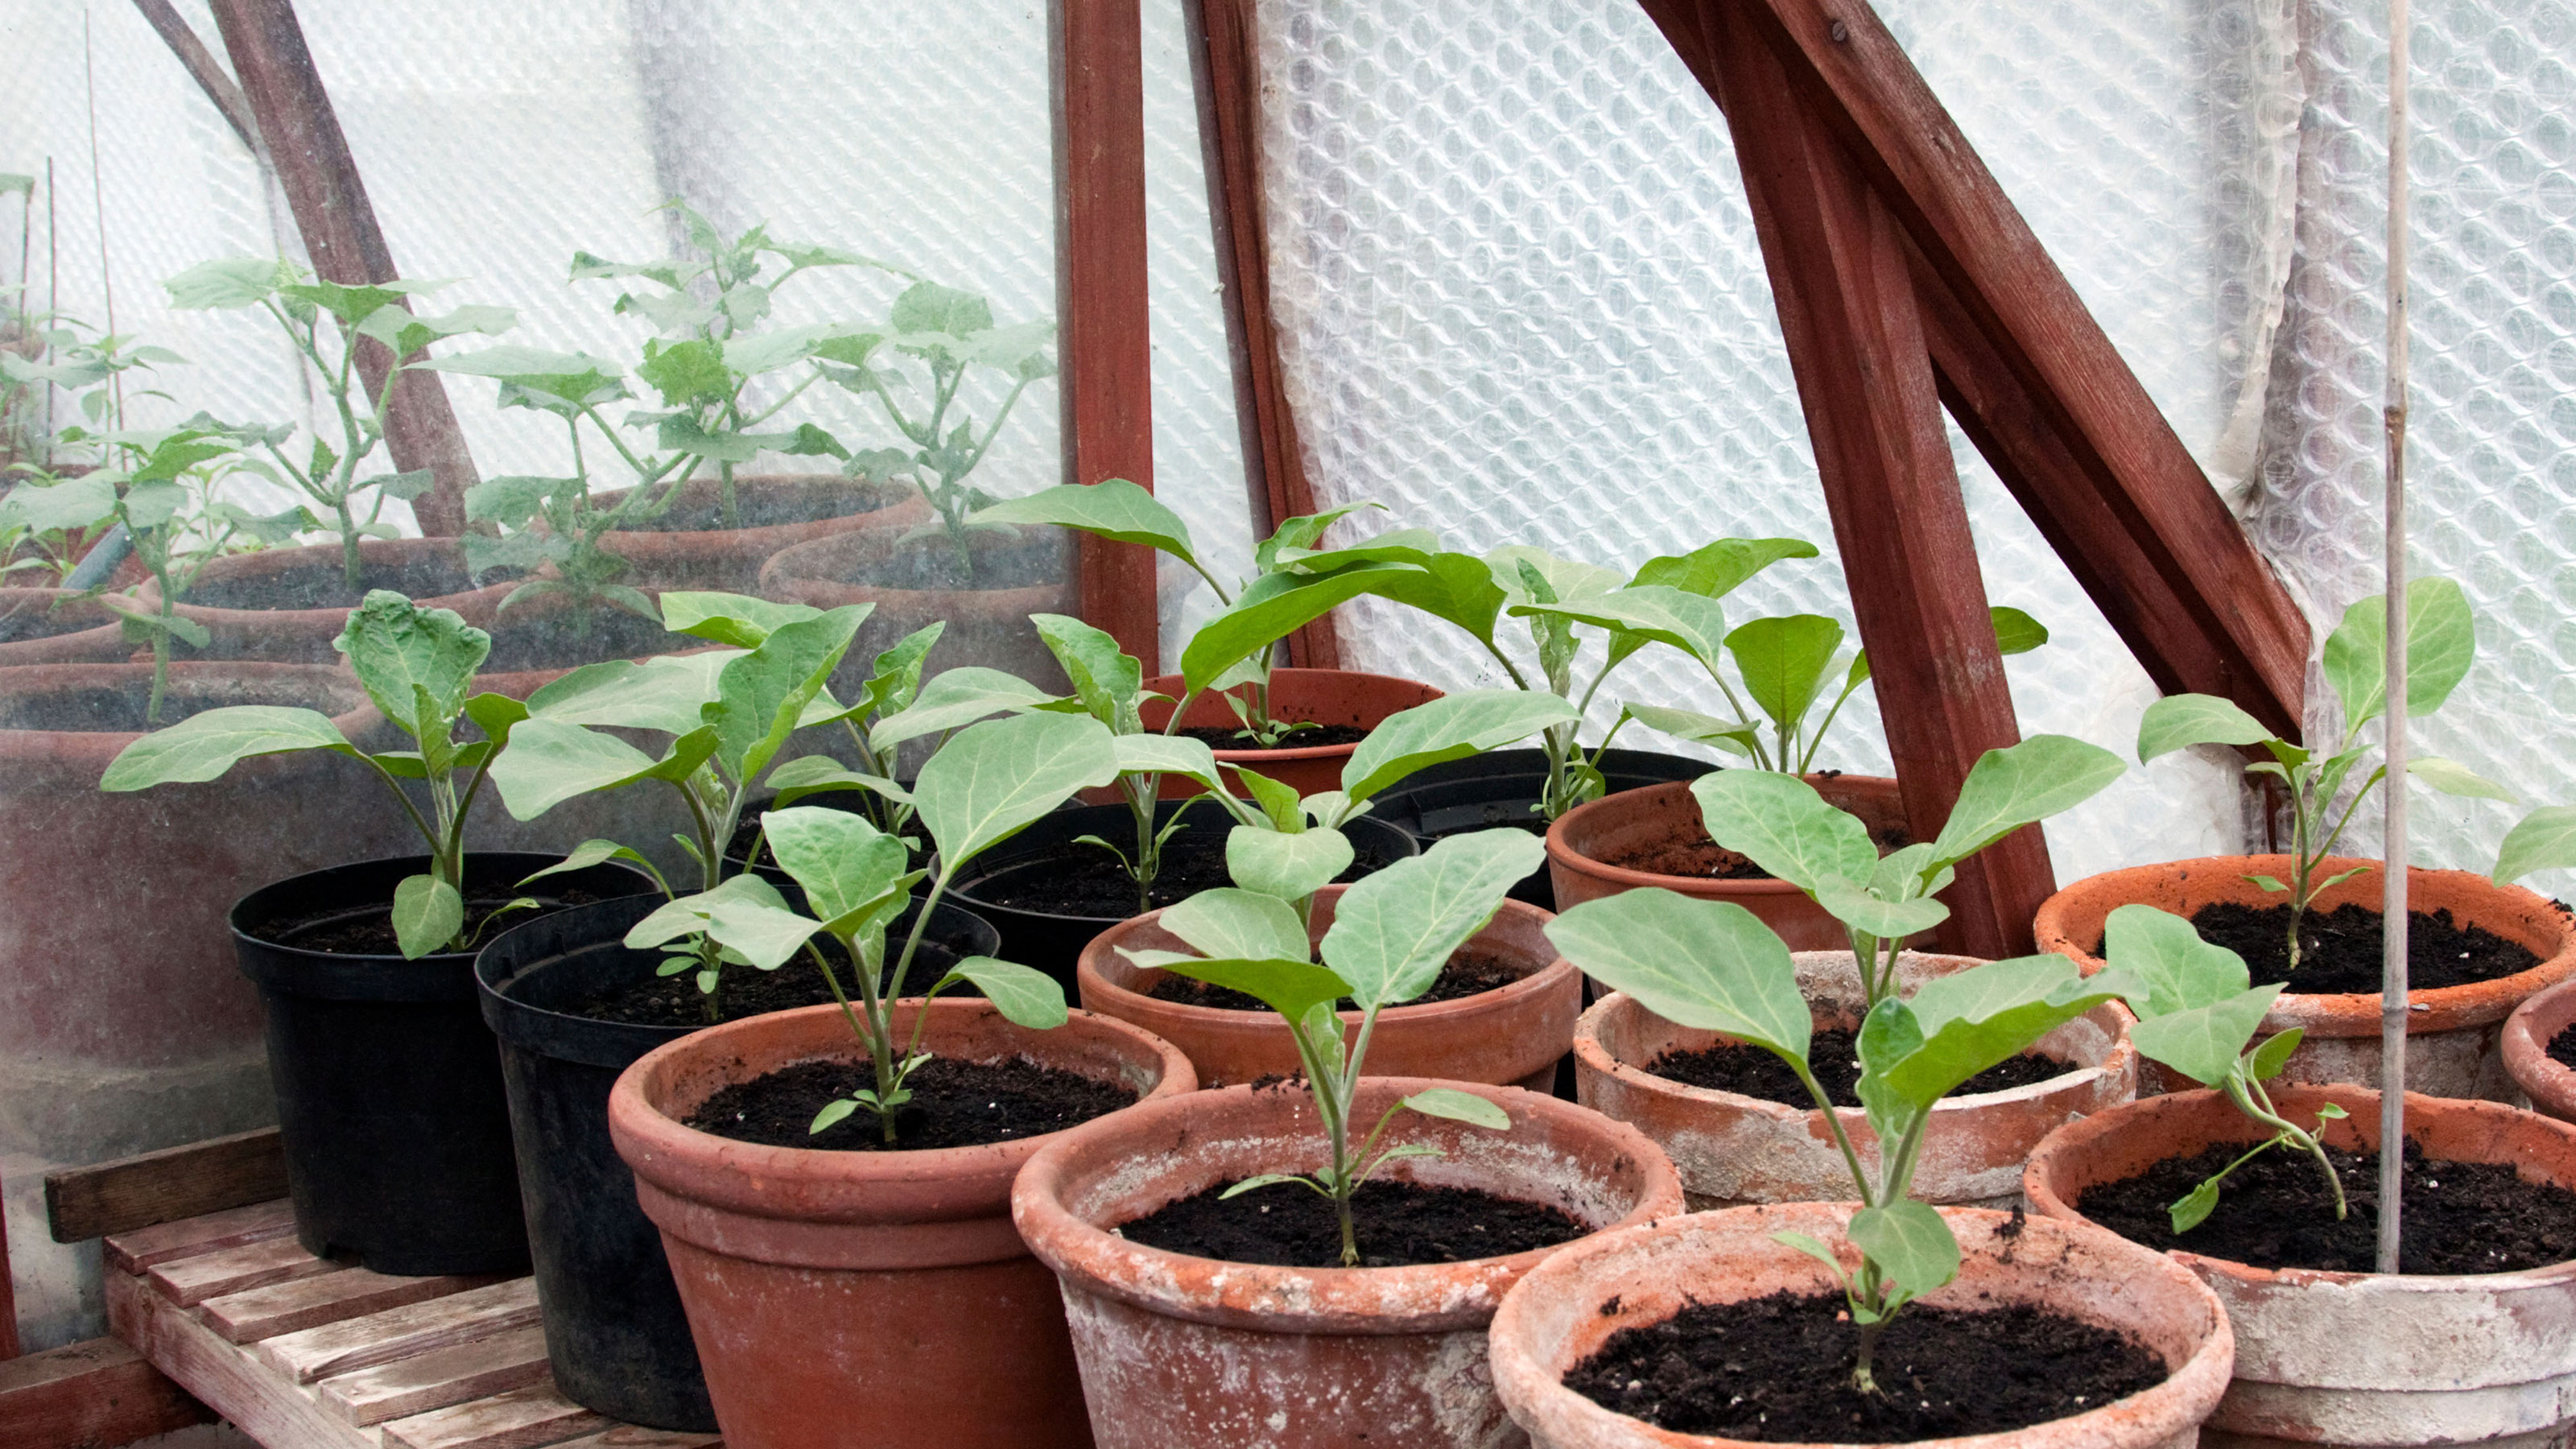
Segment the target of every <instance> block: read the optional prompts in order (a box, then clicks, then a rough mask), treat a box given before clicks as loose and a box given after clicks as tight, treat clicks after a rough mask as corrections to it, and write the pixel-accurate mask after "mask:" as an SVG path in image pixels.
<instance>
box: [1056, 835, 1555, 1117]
mask: <svg viewBox="0 0 2576 1449" xmlns="http://www.w3.org/2000/svg"><path fill="white" fill-rule="evenodd" d="M1348 889H1350V887H1348V886H1338V885H1328V886H1326V887H1324V888H1323V889H1322V890H1320V891H1317V892H1316V893H1315V910H1314V918H1313V919H1312V920H1311V921H1310V922H1309V923H1308V927H1307V934H1308V935H1310V936H1311V937H1313V938H1314V939H1315V940H1316V941H1319V942H1320V941H1322V940H1323V939H1324V932H1325V931H1326V930H1327V929H1329V928H1330V927H1331V926H1332V924H1333V907H1334V906H1335V905H1336V904H1337V903H1338V902H1339V901H1340V900H1341V898H1342V892H1344V891H1346V890H1348ZM1162 915H1163V913H1162V912H1161V911H1152V912H1148V913H1147V914H1145V915H1141V916H1137V917H1135V918H1133V919H1131V920H1128V921H1124V922H1121V923H1120V924H1118V925H1116V926H1112V927H1111V928H1109V929H1108V930H1106V931H1104V932H1102V933H1101V934H1100V935H1098V936H1095V937H1093V938H1092V941H1091V944H1089V945H1087V946H1085V947H1083V948H1082V955H1081V958H1080V959H1079V960H1078V961H1076V962H1075V965H1074V975H1075V979H1076V981H1077V982H1078V983H1079V985H1080V988H1081V991H1082V1005H1083V1009H1084V1010H1086V1011H1097V1012H1100V1013H1101V1014H1103V1015H1105V1016H1114V1017H1116V1018H1118V1019H1119V1020H1121V1021H1130V1022H1134V1023H1135V1024H1136V1025H1138V1026H1141V1027H1143V1028H1144V1029H1145V1030H1147V1031H1150V1032H1152V1033H1153V1034H1154V1035H1156V1036H1158V1037H1161V1038H1162V1039H1163V1040H1165V1041H1167V1042H1170V1043H1171V1044H1172V1045H1174V1046H1176V1047H1179V1048H1180V1049H1181V1050H1182V1051H1183V1052H1184V1053H1186V1054H1187V1055H1188V1056H1189V1059H1190V1065H1191V1066H1193V1067H1195V1068H1197V1069H1198V1074H1199V1081H1200V1082H1201V1083H1202V1084H1203V1085H1206V1086H1210V1087H1227V1086H1233V1085H1234V1084H1236V1083H1238V1082H1251V1081H1258V1080H1259V1079H1261V1078H1263V1077H1271V1076H1287V1075H1290V1074H1292V1073H1294V1072H1296V1071H1297V1070H1298V1062H1297V1046H1296V1042H1295V1041H1294V1039H1293V1038H1291V1036H1290V1035H1289V1032H1288V1024H1287V1023H1286V1022H1284V1021H1281V1020H1280V1019H1279V1017H1278V1015H1277V1014H1276V1013H1273V1012H1268V1011H1228V1010H1225V1009H1224V1008H1222V1007H1215V1006H1190V1005H1187V1004H1184V1003H1182V1002H1177V1001H1156V1000H1155V999H1154V998H1153V997H1151V996H1149V995H1147V994H1146V993H1147V992H1150V991H1152V990H1153V989H1154V986H1155V984H1156V983H1157V982H1159V981H1161V980H1162V979H1163V976H1164V973H1163V972H1161V971H1144V970H1139V969H1137V968H1136V967H1135V966H1134V965H1133V964H1131V963H1130V962H1129V961H1128V960H1127V958H1126V957H1124V956H1121V955H1119V954H1118V951H1117V948H1118V947H1121V946H1124V947H1126V948H1127V949H1129V950H1131V951H1142V950H1152V951H1186V950H1188V949H1189V947H1188V945H1187V944H1186V943H1184V942H1183V941H1182V940H1181V939H1180V938H1179V937H1177V936H1174V935H1173V934H1171V933H1170V932H1169V931H1166V930H1164V929H1163V928H1162V926H1161V924H1160V922H1161V919H1162ZM1552 919H1554V918H1553V917H1551V916H1550V915H1549V914H1548V913H1547V912H1545V911H1542V910H1540V909H1539V908H1538V907H1536V906H1531V905H1524V904H1522V903H1521V902H1519V901H1505V902H1503V906H1502V909H1501V910H1500V911H1498V912H1496V913H1495V915H1494V919H1493V921H1492V923H1491V924H1489V925H1487V926H1486V927H1485V929H1484V930H1482V931H1479V932H1478V933H1477V934H1476V936H1475V940H1476V942H1477V943H1478V944H1480V945H1483V946H1486V947H1488V948H1490V949H1492V950H1494V951H1496V952H1498V953H1501V954H1503V955H1505V956H1507V957H1508V958H1509V960H1510V961H1511V964H1512V966H1513V967H1514V968H1515V969H1516V970H1519V971H1520V972H1522V973H1523V974H1522V976H1521V979H1520V980H1518V981H1515V982H1513V983H1512V984H1511V985H1509V986H1502V987H1497V988H1495V989H1494V990H1492V991H1487V992H1482V993H1479V994H1477V995H1475V996H1471V997H1467V998H1464V999H1462V1000H1458V1001H1443V1002H1435V1003H1432V1004H1429V1005H1423V1006H1390V1007H1388V1008H1386V1009H1385V1010H1384V1011H1381V1012H1379V1013H1378V1018H1377V1032H1376V1034H1375V1035H1373V1036H1371V1037H1370V1038H1369V1051H1368V1066H1369V1067H1370V1069H1371V1070H1373V1071H1376V1072H1378V1073H1381V1074H1383V1075H1386V1076H1393V1077H1445V1078H1449V1079H1451V1080H1455V1081H1461V1082H1487V1083H1492V1084H1495V1085H1498V1086H1512V1087H1527V1088H1529V1089H1531V1090H1532V1091H1539V1092H1544V1091H1546V1090H1547V1089H1548V1086H1549V1084H1550V1083H1552V1082H1553V1081H1555V1079H1556V1063H1557V1059H1558V1058H1560V1057H1562V1056H1564V1055H1565V1048H1566V1043H1567V1042H1568V1041H1570V1040H1572V1038H1573V1034H1574V1018H1575V1016H1576V1015H1577V1014H1578V1013H1580V1012H1581V1011H1582V1010H1583V977H1582V973H1580V972H1578V971H1576V970H1575V969H1574V963H1573V962H1571V961H1568V960H1566V959H1565V958H1564V957H1562V956H1559V955H1558V954H1556V948H1555V947H1554V946H1552V945H1550V944H1548V939H1547V935H1546V930H1545V928H1546V926H1547V923H1548V922H1549V921H1550V920H1552ZM1342 1020H1343V1021H1345V1022H1348V1023H1350V1024H1351V1025H1352V1026H1353V1027H1357V1026H1358V1025H1359V1021H1360V1014H1359V1013H1358V1012H1356V1011H1345V1012H1343V1013H1342Z"/></svg>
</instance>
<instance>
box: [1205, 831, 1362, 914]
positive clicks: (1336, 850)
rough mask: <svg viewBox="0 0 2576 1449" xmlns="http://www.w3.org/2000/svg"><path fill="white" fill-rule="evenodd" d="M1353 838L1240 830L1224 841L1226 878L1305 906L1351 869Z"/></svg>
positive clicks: (1333, 833)
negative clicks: (1314, 895) (1316, 893)
mask: <svg viewBox="0 0 2576 1449" xmlns="http://www.w3.org/2000/svg"><path fill="white" fill-rule="evenodd" d="M1353 855H1354V852H1353V850H1352V849H1351V841H1350V837H1349V836H1346V835H1344V834H1342V832H1340V831H1338V830H1300V831H1298V832H1297V833H1295V834H1294V835H1290V834H1285V833H1283V832H1281V831H1277V830H1268V829H1264V828H1262V827H1260V826H1256V825H1238V826H1236V827H1234V829H1233V830H1232V831H1230V832H1228V833H1227V835H1226V837H1225V873H1226V875H1227V876H1229V877H1231V878H1232V879H1233V881H1234V883H1235V884H1236V885H1239V886H1241V887H1243V888H1244V889H1245V890H1250V891H1259V892H1261V893H1262V894H1264V895H1271V896H1277V897H1279V898H1280V899H1281V900H1291V901H1295V900H1303V899H1305V898H1306V897H1308V896H1310V895H1313V894H1314V893H1315V892H1317V891H1319V890H1321V889H1323V888H1324V887H1325V886H1326V885H1328V884H1330V883H1331V882H1332V881H1334V880H1336V879H1338V878H1339V877H1340V875H1341V873H1342V872H1343V871H1346V870H1348V869H1350V868H1351V860H1352V857H1353Z"/></svg>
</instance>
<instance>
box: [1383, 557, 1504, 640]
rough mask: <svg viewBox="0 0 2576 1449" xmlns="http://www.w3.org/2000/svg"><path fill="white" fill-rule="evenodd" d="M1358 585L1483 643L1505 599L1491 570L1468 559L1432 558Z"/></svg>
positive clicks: (1491, 637)
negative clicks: (1458, 629) (1454, 627)
mask: <svg viewBox="0 0 2576 1449" xmlns="http://www.w3.org/2000/svg"><path fill="white" fill-rule="evenodd" d="M1361 581H1362V582H1363V583H1365V585H1366V587H1365V588H1364V589H1363V590H1362V591H1361V592H1364V593H1368V594H1372V595H1375V596H1377V597H1379V598H1383V599H1390V600H1393V601H1394V602H1396V603H1399V604H1402V605H1404V606H1406V607H1407V608H1412V609H1419V610H1421V611H1422V612H1423V613H1426V614H1429V615H1431V616H1432V617H1433V618H1435V619H1445V620H1447V621H1448V622H1450V623H1452V624H1455V625H1457V626H1458V627H1459V628H1461V629H1464V630H1466V631H1467V632H1468V633H1469V634H1471V635H1473V636H1474V637H1476V638H1477V639H1480V640H1483V641H1485V642H1487V643H1491V642H1493V638H1494V621H1495V619H1496V618H1498V617H1500V615H1501V613H1502V609H1503V604H1504V602H1505V600H1506V598H1507V596H1506V595H1505V594H1504V592H1503V588H1502V585H1501V584H1500V583H1498V582H1497V581H1496V580H1495V577H1494V570H1493V567H1492V566H1491V565H1489V564H1487V563H1486V562H1485V561H1484V560H1483V559H1480V558H1478V557H1476V556H1475V555H1474V554H1471V553H1435V554H1432V555H1430V556H1429V557H1427V558H1424V559H1423V560H1422V561H1421V563H1420V564H1419V565H1418V566H1417V567H1415V568H1414V569H1412V570H1409V571H1408V570H1404V569H1396V570H1393V571H1386V570H1379V571H1375V572H1372V573H1369V574H1367V575H1365V576H1364V577H1362V579H1361Z"/></svg>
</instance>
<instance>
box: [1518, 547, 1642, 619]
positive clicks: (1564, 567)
mask: <svg viewBox="0 0 2576 1449" xmlns="http://www.w3.org/2000/svg"><path fill="white" fill-rule="evenodd" d="M1485 563H1486V566H1487V569H1488V571H1489V572H1490V573H1491V575H1492V577H1493V579H1494V582H1495V584H1496V585H1497V586H1499V587H1500V588H1501V589H1502V590H1503V592H1504V593H1505V594H1507V595H1509V596H1510V598H1511V601H1512V602H1513V603H1515V604H1530V603H1565V602H1570V601H1572V600H1576V599H1591V598H1598V597H1600V596H1601V595H1603V594H1606V593H1609V592H1611V591H1612V590H1614V589H1617V588H1620V587H1621V586H1622V585H1624V584H1625V583H1626V582H1627V581H1626V580H1624V579H1622V578H1620V577H1619V574H1618V571H1617V570H1615V569H1605V568H1603V567H1601V566H1600V565H1598V564H1588V563H1585V562H1583V561H1582V560H1580V559H1570V558H1561V557H1559V556H1557V555H1555V554H1552V553H1549V552H1548V551H1547V550H1546V549H1543V548H1539V547H1537V546H1535V545H1532V544H1526V543H1511V544H1505V545H1503V546H1502V547H1501V548H1498V549H1495V550H1494V551H1493V552H1492V553H1489V554H1487V555H1485ZM1524 564H1526V565H1528V566H1529V567H1530V568H1532V569H1534V570H1536V571H1537V573H1538V576H1539V582H1541V583H1543V584H1545V585H1546V586H1547V593H1548V596H1549V597H1547V598H1544V599H1543V598H1540V597H1539V596H1538V595H1537V594H1536V593H1534V592H1533V591H1532V590H1531V589H1530V586H1529V584H1528V582H1527V581H1526V580H1524V579H1523V578H1522V576H1521V566H1522V565H1524ZM1640 582H1643V580H1641V581H1640Z"/></svg>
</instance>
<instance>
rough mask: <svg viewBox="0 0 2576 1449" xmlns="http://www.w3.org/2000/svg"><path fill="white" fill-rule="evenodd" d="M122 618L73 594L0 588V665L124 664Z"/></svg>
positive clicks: (126, 649)
mask: <svg viewBox="0 0 2576 1449" xmlns="http://www.w3.org/2000/svg"><path fill="white" fill-rule="evenodd" d="M123 617H124V616H123V615H122V614H120V613H119V612H118V611H117V610H116V609H115V608H114V607H112V606H110V605H108V604H104V603H101V602H99V601H98V600H97V599H96V598H93V597H91V596H89V595H87V594H84V593H82V592H81V591H80V590H78V589H0V666H6V665H12V664H122V663H125V662H126V661H127V660H128V659H129V658H131V657H132V656H133V653H134V649H135V646H134V644H133V643H132V642H131V641H129V640H128V639H127V638H126V637H125V626H124V624H123V623H122V622H120V621H121V620H122V618H123Z"/></svg>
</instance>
